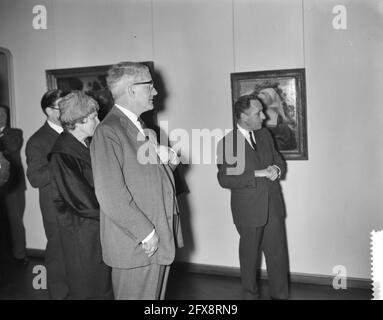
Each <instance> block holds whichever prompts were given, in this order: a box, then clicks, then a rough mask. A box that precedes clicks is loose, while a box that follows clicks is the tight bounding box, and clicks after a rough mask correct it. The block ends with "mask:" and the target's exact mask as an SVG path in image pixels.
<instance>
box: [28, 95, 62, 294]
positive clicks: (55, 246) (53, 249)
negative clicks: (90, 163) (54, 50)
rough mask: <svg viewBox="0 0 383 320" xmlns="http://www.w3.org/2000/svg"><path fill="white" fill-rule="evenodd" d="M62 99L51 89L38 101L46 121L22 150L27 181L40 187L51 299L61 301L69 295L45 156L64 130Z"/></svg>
mask: <svg viewBox="0 0 383 320" xmlns="http://www.w3.org/2000/svg"><path fill="white" fill-rule="evenodd" d="M62 96H63V93H62V92H61V91H60V90H50V91H48V92H46V93H45V94H44V96H43V97H42V99H41V108H42V109H43V112H44V114H45V115H46V117H47V120H46V122H45V123H44V125H43V126H42V127H41V128H40V129H39V130H37V131H36V132H35V133H34V134H33V135H32V137H31V138H30V139H29V140H28V142H27V147H26V150H25V153H26V157H27V165H28V168H27V177H28V180H29V182H30V183H31V185H32V186H33V187H35V188H39V199H40V209H41V213H42V216H43V223H44V229H45V235H46V237H47V246H46V250H45V265H46V268H47V285H48V291H49V294H50V296H51V298H52V299H55V300H61V299H64V298H65V297H66V295H67V294H68V287H67V285H66V282H65V270H64V261H63V252H62V247H61V243H60V236H59V233H58V232H59V231H58V226H57V220H56V216H57V209H56V208H55V206H54V204H53V201H52V196H51V185H50V174H49V167H48V158H47V156H48V153H49V152H50V151H51V150H52V147H53V145H54V143H55V142H56V139H57V137H58V136H59V134H60V133H61V132H62V131H63V129H62V127H61V124H60V121H59V115H60V112H59V107H58V102H59V101H60V99H61V98H62Z"/></svg>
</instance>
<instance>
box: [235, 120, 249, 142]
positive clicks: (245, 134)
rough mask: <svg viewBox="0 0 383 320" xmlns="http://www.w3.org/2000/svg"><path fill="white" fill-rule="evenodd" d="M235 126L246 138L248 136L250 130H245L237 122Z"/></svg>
mask: <svg viewBox="0 0 383 320" xmlns="http://www.w3.org/2000/svg"><path fill="white" fill-rule="evenodd" d="M237 128H238V130H239V132H241V133H242V134H243V136H244V137H245V138H246V139H247V138H249V132H250V131H247V130H246V129H244V128H242V127H241V126H240V125H239V124H238V123H237Z"/></svg>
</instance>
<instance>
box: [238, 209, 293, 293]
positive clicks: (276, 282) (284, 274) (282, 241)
mask: <svg viewBox="0 0 383 320" xmlns="http://www.w3.org/2000/svg"><path fill="white" fill-rule="evenodd" d="M237 230H238V232H239V235H240V241H239V261H240V268H241V282H242V290H243V298H244V299H259V289H258V284H257V279H256V272H257V267H258V266H259V258H260V257H261V252H262V251H263V253H264V255H265V259H266V267H267V275H268V280H269V288H270V296H271V297H273V298H278V299H287V298H288V254H287V243H286V231H285V225H284V219H283V218H281V217H278V216H274V215H272V214H270V215H269V219H268V222H267V223H266V225H264V226H261V227H247V226H237Z"/></svg>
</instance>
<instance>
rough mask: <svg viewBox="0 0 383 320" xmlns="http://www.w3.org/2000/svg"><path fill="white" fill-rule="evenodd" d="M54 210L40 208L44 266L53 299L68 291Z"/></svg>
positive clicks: (59, 297) (61, 297)
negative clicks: (44, 243)
mask: <svg viewBox="0 0 383 320" xmlns="http://www.w3.org/2000/svg"><path fill="white" fill-rule="evenodd" d="M56 214H57V213H56V210H54V209H53V208H44V209H42V216H43V223H44V230H45V235H46V238H47V245H46V248H45V267H46V269H47V287H48V292H49V296H50V298H51V299H53V300H63V299H65V298H66V297H67V295H68V293H69V288H68V285H67V283H66V274H65V263H64V254H63V249H62V244H61V239H60V232H59V229H58V223H57V217H56Z"/></svg>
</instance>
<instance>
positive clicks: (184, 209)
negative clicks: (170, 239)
mask: <svg viewBox="0 0 383 320" xmlns="http://www.w3.org/2000/svg"><path fill="white" fill-rule="evenodd" d="M152 77H153V80H154V83H155V88H156V90H157V92H158V94H157V96H156V98H155V99H154V110H151V111H148V112H145V113H144V114H143V115H142V118H143V120H144V121H145V123H146V124H147V126H148V127H149V128H150V129H153V130H154V131H155V132H156V134H157V139H158V140H159V138H160V137H164V138H163V139H164V140H163V141H165V139H166V141H167V142H168V144H169V137H168V136H167V133H166V132H164V131H163V130H162V129H161V128H160V127H159V126H158V125H157V114H158V113H159V112H161V111H164V110H165V109H166V98H167V96H168V94H167V90H166V85H165V83H164V81H163V78H162V76H161V73H160V71H158V70H157V69H156V70H155V71H154V74H153V75H152ZM159 142H160V141H159ZM189 169H190V166H189V165H186V164H182V163H181V164H180V165H179V166H178V167H177V168H176V170H175V171H174V180H175V188H176V193H177V200H178V206H179V210H180V218H181V227H182V233H183V238H184V247H183V248H182V249H180V250H179V251H178V253H179V255H180V256H182V260H186V261H189V257H190V255H191V253H192V252H193V251H194V238H193V233H192V228H191V209H190V204H189V197H188V194H189V193H190V190H189V188H188V185H187V183H186V175H187V172H188V170H189Z"/></svg>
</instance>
